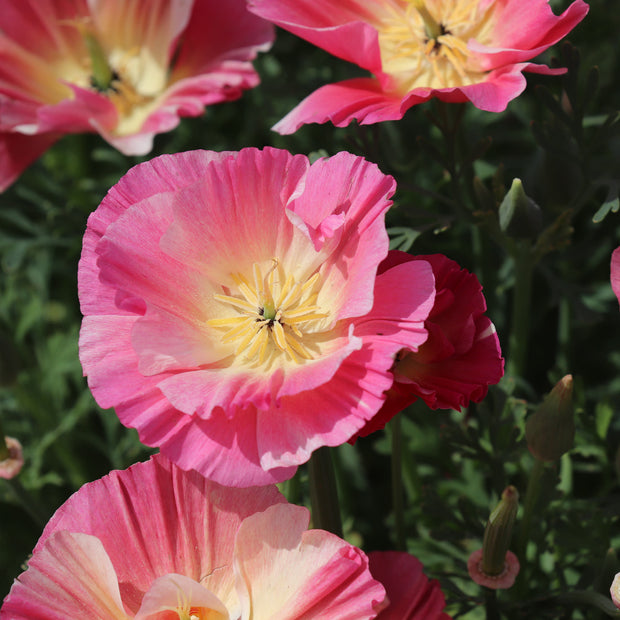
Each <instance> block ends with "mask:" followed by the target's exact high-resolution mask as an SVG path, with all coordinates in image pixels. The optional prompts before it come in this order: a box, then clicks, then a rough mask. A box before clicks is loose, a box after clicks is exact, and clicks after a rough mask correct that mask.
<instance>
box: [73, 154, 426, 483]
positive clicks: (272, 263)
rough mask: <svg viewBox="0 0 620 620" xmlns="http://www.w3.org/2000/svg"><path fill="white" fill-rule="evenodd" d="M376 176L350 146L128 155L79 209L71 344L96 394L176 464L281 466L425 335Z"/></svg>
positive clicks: (415, 289) (418, 296) (350, 422)
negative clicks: (80, 240) (390, 260)
mask: <svg viewBox="0 0 620 620" xmlns="http://www.w3.org/2000/svg"><path fill="white" fill-rule="evenodd" d="M394 189H395V182H394V179H393V178H392V177H389V176H386V175H384V174H382V173H381V172H380V171H379V169H378V168H377V166H376V165H374V164H371V163H369V162H367V161H365V160H364V159H363V158H361V157H356V156H354V155H351V154H350V153H344V152H343V153H339V154H337V155H335V156H334V157H331V158H330V159H325V160H318V161H316V162H314V163H313V164H312V165H311V164H310V162H309V161H308V159H307V158H306V157H305V156H302V155H297V156H293V155H291V154H290V153H288V152H286V151H281V150H277V149H269V148H268V149H265V150H264V151H259V150H257V149H252V148H249V149H244V150H242V151H240V152H238V153H214V152H209V151H194V152H188V153H180V154H176V155H165V156H162V157H159V158H156V159H154V160H152V161H151V162H147V163H144V164H141V165H139V166H136V167H135V168H133V169H132V170H131V171H130V172H129V173H128V174H127V175H126V176H125V177H123V178H122V179H121V180H120V181H119V183H118V184H117V185H116V186H114V187H113V188H112V189H111V190H110V192H109V193H108V195H107V196H106V198H105V199H104V200H103V202H102V203H101V205H100V206H99V207H98V209H97V210H96V211H95V212H94V213H93V214H92V215H91V216H90V218H89V220H88V227H87V231H86V234H85V237H84V247H83V251H82V258H81V260H80V264H79V268H78V285H79V296H80V302H81V308H82V313H83V314H84V320H83V323H82V329H81V333H80V359H81V361H82V366H83V368H84V373H85V374H86V375H87V376H88V383H89V386H90V388H91V390H92V392H93V394H94V396H95V399H96V400H97V402H98V403H99V404H100V405H101V406H102V407H104V408H107V407H115V409H116V413H117V415H118V416H119V418H120V420H121V422H122V423H123V424H125V425H126V426H129V427H133V428H136V429H138V432H139V434H140V438H141V440H142V442H143V443H145V444H147V445H150V446H158V447H160V448H161V451H162V452H163V453H164V454H165V455H166V456H167V457H168V458H170V459H171V460H172V461H174V462H175V463H176V464H178V465H179V466H180V467H182V468H183V469H196V470H198V471H199V472H201V473H202V474H203V475H205V476H207V477H208V478H211V479H214V480H216V481H217V482H220V483H222V484H228V485H231V486H253V485H258V484H268V483H271V482H279V481H281V480H284V479H286V478H290V477H291V476H292V475H293V473H294V472H295V469H296V467H297V466H298V465H299V464H301V463H304V462H306V461H307V460H308V458H309V457H310V454H311V453H312V451H314V450H315V449H317V448H319V447H321V446H335V445H339V444H342V443H344V442H345V441H347V440H348V439H349V438H350V437H351V436H352V435H353V434H354V433H356V432H358V431H359V430H360V428H362V427H363V426H364V425H365V424H366V422H367V421H368V420H369V419H370V418H372V417H373V416H374V415H375V414H376V413H377V411H378V410H379V409H380V408H381V406H382V405H383V402H384V401H385V398H386V395H385V392H386V391H387V390H388V389H389V388H390V387H391V385H392V382H393V379H394V377H393V375H392V372H391V367H392V365H393V362H394V358H395V356H396V355H397V353H398V352H399V351H400V350H402V349H407V350H410V351H416V350H417V349H418V347H419V346H420V345H421V344H422V343H423V342H424V341H425V340H426V337H427V332H426V329H425V328H424V321H425V319H426V318H427V316H428V313H429V312H430V310H431V308H432V306H433V300H434V295H435V288H434V278H433V274H432V268H431V266H430V264H429V263H427V262H425V261H422V260H418V261H411V262H405V263H402V264H398V265H394V266H393V267H392V268H391V269H389V270H385V271H384V272H383V273H381V274H379V275H377V268H378V266H379V263H381V261H382V260H383V259H384V258H385V257H386V256H387V253H388V237H387V233H386V230H385V223H384V216H385V212H386V211H387V209H388V208H389V207H390V205H391V201H390V200H389V198H390V196H391V195H392V194H393V192H394Z"/></svg>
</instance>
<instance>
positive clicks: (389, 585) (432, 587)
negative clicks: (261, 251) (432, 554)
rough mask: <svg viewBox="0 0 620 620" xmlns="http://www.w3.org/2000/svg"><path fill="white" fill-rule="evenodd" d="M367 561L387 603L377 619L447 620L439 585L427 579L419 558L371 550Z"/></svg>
mask: <svg viewBox="0 0 620 620" xmlns="http://www.w3.org/2000/svg"><path fill="white" fill-rule="evenodd" d="M368 559H369V560H370V572H371V573H372V576H373V577H374V578H375V579H377V580H378V581H380V582H381V583H382V584H383V586H384V587H385V590H386V593H387V598H388V600H389V605H387V607H386V608H385V609H384V610H383V611H382V612H381V613H380V614H379V615H378V616H377V620H450V616H448V615H447V614H446V613H444V612H443V608H444V607H445V605H446V601H445V599H444V596H443V593H442V592H441V590H440V589H439V582H438V581H435V580H432V581H429V580H428V578H427V577H426V575H425V574H424V573H423V572H422V568H423V567H422V563H421V562H420V561H419V560H418V559H416V558H414V557H413V556H412V555H409V554H408V553H402V552H399V551H374V552H373V553H370V554H369V555H368Z"/></svg>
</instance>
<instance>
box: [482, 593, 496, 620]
mask: <svg viewBox="0 0 620 620" xmlns="http://www.w3.org/2000/svg"><path fill="white" fill-rule="evenodd" d="M484 607H485V609H486V616H487V620H500V615H499V608H498V606H497V591H496V590H492V589H491V588H484Z"/></svg>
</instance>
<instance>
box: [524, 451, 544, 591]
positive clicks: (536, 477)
mask: <svg viewBox="0 0 620 620" xmlns="http://www.w3.org/2000/svg"><path fill="white" fill-rule="evenodd" d="M544 471H545V464H544V462H543V461H540V460H538V459H535V460H534V467H533V468H532V472H531V473H530V479H529V481H528V483H527V491H526V493H525V502H524V503H523V518H522V520H521V530H520V532H519V545H518V547H517V555H518V557H519V562H520V564H521V567H522V568H521V571H522V572H521V575H520V577H521V580H523V577H524V575H525V571H524V570H523V569H524V567H525V560H526V557H525V554H526V551H527V543H528V541H529V538H530V527H531V524H532V517H533V516H534V508H535V507H536V502H537V501H538V496H539V495H540V489H541V481H542V476H543V473H544Z"/></svg>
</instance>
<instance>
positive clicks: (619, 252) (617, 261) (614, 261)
mask: <svg viewBox="0 0 620 620" xmlns="http://www.w3.org/2000/svg"><path fill="white" fill-rule="evenodd" d="M610 271H611V288H612V290H613V292H614V293H615V294H616V297H617V298H618V303H620V248H616V249H615V250H614V251H613V252H612V255H611V269H610Z"/></svg>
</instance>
